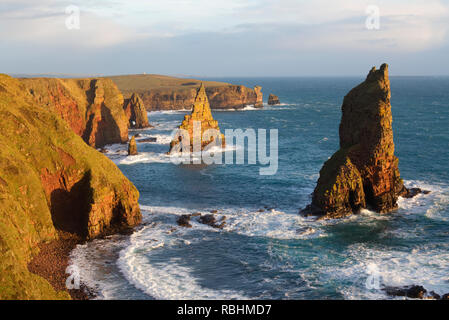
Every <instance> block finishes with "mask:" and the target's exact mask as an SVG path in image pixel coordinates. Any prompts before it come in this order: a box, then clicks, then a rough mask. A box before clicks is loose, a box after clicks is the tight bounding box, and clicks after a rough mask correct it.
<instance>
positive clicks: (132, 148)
mask: <svg viewBox="0 0 449 320" xmlns="http://www.w3.org/2000/svg"><path fill="white" fill-rule="evenodd" d="M137 154H138V153H137V143H136V137H132V138H131V140H130V141H129V145H128V156H135V155H137Z"/></svg>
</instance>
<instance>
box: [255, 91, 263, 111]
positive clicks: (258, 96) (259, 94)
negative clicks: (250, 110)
mask: <svg viewBox="0 0 449 320" xmlns="http://www.w3.org/2000/svg"><path fill="white" fill-rule="evenodd" d="M254 92H255V93H256V103H255V104H254V107H256V108H263V93H262V87H261V86H255V87H254Z"/></svg>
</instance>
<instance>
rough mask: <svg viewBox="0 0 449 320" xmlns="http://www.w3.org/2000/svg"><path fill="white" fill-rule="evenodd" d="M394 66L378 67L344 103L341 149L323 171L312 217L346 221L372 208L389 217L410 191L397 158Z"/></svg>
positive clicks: (309, 210)
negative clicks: (390, 70)
mask: <svg viewBox="0 0 449 320" xmlns="http://www.w3.org/2000/svg"><path fill="white" fill-rule="evenodd" d="M390 97H391V93H390V81H389V78H388V65H387V64H383V65H382V66H381V67H380V69H379V70H376V68H372V69H371V71H370V72H369V74H368V76H367V78H366V80H365V81H364V82H363V83H361V84H360V85H358V86H357V87H355V88H354V89H352V90H351V91H350V92H349V93H348V94H347V95H346V97H345V98H344V101H343V106H342V113H343V115H342V119H341V123H340V150H339V151H337V152H336V153H335V154H334V155H333V156H332V157H331V158H330V159H329V160H328V161H326V163H325V164H324V166H323V168H322V169H321V171H320V178H319V179H318V183H317V186H316V188H315V191H314V193H313V199H312V204H311V205H309V206H308V207H307V208H306V209H304V210H303V211H302V213H303V214H306V215H318V216H323V217H325V218H341V217H345V216H348V215H350V214H352V213H357V212H358V211H359V210H360V209H361V208H370V209H372V210H375V211H376V212H379V213H387V212H390V211H393V210H395V209H396V208H397V199H398V197H399V196H400V195H401V194H404V193H406V192H407V189H406V188H405V187H404V185H403V182H402V179H401V178H400V175H399V169H398V162H399V161H398V159H397V158H396V156H395V155H394V142H393V128H392V115H391V105H390Z"/></svg>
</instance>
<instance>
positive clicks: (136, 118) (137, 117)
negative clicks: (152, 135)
mask: <svg viewBox="0 0 449 320" xmlns="http://www.w3.org/2000/svg"><path fill="white" fill-rule="evenodd" d="M124 109H125V114H126V116H127V118H128V120H129V127H130V128H131V129H144V128H150V127H152V126H151V125H150V123H149V121H148V114H147V110H146V109H145V105H144V103H143V101H142V99H141V98H140V96H139V95H138V94H137V93H133V94H132V96H131V98H129V99H127V100H125V106H124Z"/></svg>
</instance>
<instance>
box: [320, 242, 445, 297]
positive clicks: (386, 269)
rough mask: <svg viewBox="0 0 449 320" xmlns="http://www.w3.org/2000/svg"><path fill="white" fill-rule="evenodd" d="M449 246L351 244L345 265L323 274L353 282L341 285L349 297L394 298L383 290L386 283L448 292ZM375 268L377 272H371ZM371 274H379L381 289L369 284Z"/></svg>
mask: <svg viewBox="0 0 449 320" xmlns="http://www.w3.org/2000/svg"><path fill="white" fill-rule="evenodd" d="M448 249H449V247H448V246H446V248H445V249H444V250H443V249H441V248H440V249H435V248H431V247H420V248H416V249H410V251H408V252H407V251H399V250H381V249H375V250H373V249H372V248H369V247H368V246H367V245H365V244H356V245H352V246H351V247H350V248H349V249H348V251H347V256H348V261H355V263H352V262H348V265H346V266H338V265H336V266H332V267H328V268H327V269H326V270H324V272H323V274H324V275H325V277H326V278H327V281H328V280H329V279H331V280H336V281H338V282H341V283H344V282H348V283H351V285H347V286H342V288H341V292H342V294H343V295H344V297H345V298H346V299H387V298H389V299H392V298H393V297H388V296H387V294H386V293H385V292H384V291H383V290H381V288H383V287H385V286H391V287H402V286H407V285H422V286H424V288H426V289H427V290H428V291H429V292H430V291H435V292H436V293H439V294H445V293H447V292H449V282H448V280H449V276H448V274H449V251H448ZM351 263H352V264H351ZM373 270H375V271H376V272H372V271H373ZM370 276H377V277H378V278H377V279H379V284H380V286H379V288H375V287H370V286H368V287H367V286H366V282H367V280H368V278H369V277H370Z"/></svg>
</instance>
